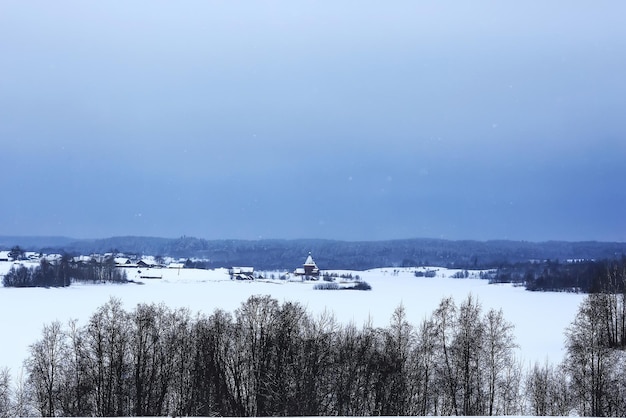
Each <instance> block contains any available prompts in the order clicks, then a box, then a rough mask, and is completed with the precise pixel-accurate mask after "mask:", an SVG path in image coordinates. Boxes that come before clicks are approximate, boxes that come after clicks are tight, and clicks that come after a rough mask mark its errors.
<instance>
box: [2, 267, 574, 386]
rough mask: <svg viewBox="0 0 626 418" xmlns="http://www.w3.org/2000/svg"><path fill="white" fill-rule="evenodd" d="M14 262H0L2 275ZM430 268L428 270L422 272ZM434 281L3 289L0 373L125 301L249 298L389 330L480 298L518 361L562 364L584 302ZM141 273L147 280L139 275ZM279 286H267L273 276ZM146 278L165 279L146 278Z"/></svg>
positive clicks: (164, 281)
mask: <svg viewBox="0 0 626 418" xmlns="http://www.w3.org/2000/svg"><path fill="white" fill-rule="evenodd" d="M11 266H12V263H10V262H0V275H3V274H4V273H6V272H7V271H8V270H9V269H10V267H11ZM420 269H422V270H423V269H424V268H420ZM426 269H429V270H437V272H436V277H430V278H428V277H415V274H414V272H415V270H416V269H415V268H393V267H390V268H380V269H374V270H368V271H323V272H324V273H325V272H328V273H338V274H352V275H353V276H356V275H359V276H360V278H361V280H364V281H366V282H367V283H369V284H370V285H371V286H372V290H369V291H356V290H346V291H337V290H315V289H314V286H315V284H318V283H321V282H322V281H321V280H320V281H317V282H311V281H308V282H302V281H301V280H299V279H295V277H293V276H291V280H280V279H279V277H280V275H282V274H284V272H261V273H262V274H264V275H265V277H267V278H268V279H265V280H254V281H238V280H231V279H230V276H229V275H228V270H227V269H215V270H197V269H166V268H163V269H137V268H131V269H127V275H128V279H130V280H135V281H137V282H138V283H143V285H141V284H135V283H129V284H100V285H80V284H73V285H72V286H70V287H68V288H50V289H45V288H19V289H18V288H4V287H0V317H1V318H2V319H1V320H0V335H2V343H1V344H0V368H3V367H9V368H10V369H11V374H12V375H13V376H14V377H15V376H16V375H17V374H18V373H19V372H20V369H21V365H22V362H23V360H24V359H25V358H26V357H27V355H28V347H29V345H30V344H32V343H33V342H35V341H36V340H37V339H39V338H40V335H41V330H42V327H43V325H44V324H48V323H50V322H52V321H54V320H58V321H61V322H62V323H67V321H69V320H70V319H77V320H78V321H79V324H84V323H85V322H86V321H87V319H88V318H89V317H90V316H91V314H92V313H93V312H94V311H95V310H96V308H97V307H98V306H101V305H103V304H104V303H106V302H107V301H108V300H109V299H110V298H112V297H115V298H119V299H120V300H121V301H122V302H123V305H124V307H125V309H126V310H132V309H133V308H134V307H135V306H136V305H137V304H139V303H152V302H154V303H161V302H162V303H164V304H166V305H167V306H169V307H171V308H177V307H186V308H189V309H190V310H191V311H192V312H194V313H195V312H203V313H205V314H211V313H212V312H213V311H214V310H215V309H218V308H220V309H224V310H226V311H230V312H232V311H234V310H235V309H237V308H238V307H239V306H240V305H241V303H242V302H244V301H245V300H246V299H247V298H248V297H250V296H251V295H271V296H272V297H274V298H275V299H277V300H278V301H279V302H283V301H298V302H300V303H301V304H302V305H304V306H305V307H306V308H307V309H308V311H309V312H310V313H312V314H318V313H322V312H324V311H329V312H332V313H334V315H335V317H336V318H337V319H338V320H339V321H340V322H344V323H348V322H350V321H352V322H354V323H355V324H356V325H359V326H360V325H363V324H365V323H366V322H371V323H372V324H373V325H374V326H386V325H388V324H389V321H390V319H391V315H392V313H393V311H394V310H395V309H396V308H397V307H398V306H399V305H400V304H402V305H403V306H404V308H405V310H406V313H407V316H408V318H409V320H410V321H411V322H412V323H413V325H414V326H416V327H418V326H419V324H420V323H421V322H422V320H423V319H424V318H426V317H429V316H430V314H431V313H432V312H433V310H434V309H435V308H436V307H437V306H438V304H439V302H440V301H441V300H442V299H443V298H445V297H452V298H454V300H455V302H456V304H457V305H459V304H460V303H461V302H462V301H463V300H464V299H465V298H467V297H468V295H470V294H471V295H472V296H474V297H476V298H477V299H478V301H479V302H480V304H481V305H482V307H483V312H486V311H487V310H489V309H491V308H494V309H502V311H503V313H504V317H505V318H506V320H507V321H509V322H510V323H512V324H513V325H514V326H515V330H514V334H515V336H516V340H517V343H518V345H519V349H518V359H520V360H521V361H522V362H523V363H524V364H527V365H532V364H534V362H539V363H541V364H543V363H545V362H546V361H547V362H551V363H558V362H560V361H561V359H562V358H563V354H564V352H563V347H564V331H565V329H566V328H567V327H568V326H569V324H570V323H571V322H572V321H573V319H574V316H575V314H576V312H577V310H578V306H579V304H580V302H581V301H582V300H583V298H584V297H585V295H582V294H573V293H553V292H549V293H542V292H529V291H526V290H524V289H523V288H521V287H514V286H512V285H508V284H500V285H490V284H488V282H487V281H486V280H481V279H479V278H478V274H479V272H472V271H470V277H469V278H467V279H454V278H452V275H454V274H455V273H456V272H458V271H459V270H450V269H444V268H439V267H430V268H426ZM139 271H141V273H139ZM272 274H273V275H274V277H275V278H274V279H269V277H271V275H272ZM140 276H150V277H162V278H161V279H141V278H140Z"/></svg>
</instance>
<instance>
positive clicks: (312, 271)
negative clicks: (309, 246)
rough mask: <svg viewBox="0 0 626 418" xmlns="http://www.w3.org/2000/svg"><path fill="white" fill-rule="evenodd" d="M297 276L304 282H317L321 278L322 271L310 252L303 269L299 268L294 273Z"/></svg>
mask: <svg viewBox="0 0 626 418" xmlns="http://www.w3.org/2000/svg"><path fill="white" fill-rule="evenodd" d="M294 274H295V275H296V276H301V277H302V278H303V279H304V280H317V279H318V278H319V276H320V269H319V268H318V267H317V264H315V261H314V260H313V256H312V255H311V253H310V252H309V256H308V257H307V258H306V260H305V261H304V264H303V265H302V268H297V269H296V270H295V271H294Z"/></svg>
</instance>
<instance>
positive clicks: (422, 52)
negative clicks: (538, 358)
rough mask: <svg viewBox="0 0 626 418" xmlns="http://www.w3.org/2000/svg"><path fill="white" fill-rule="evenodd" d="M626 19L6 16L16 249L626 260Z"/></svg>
mask: <svg viewBox="0 0 626 418" xmlns="http://www.w3.org/2000/svg"><path fill="white" fill-rule="evenodd" d="M624 16H626V2H623V1H621V0H615V1H595V2H587V1H576V0H574V1H565V0H555V1H551V2H545V1H535V0H530V1H525V2H500V1H481V0H477V1H473V2H452V1H393V2H379V1H367V0H364V1H297V2H293V1H263V2H261V1H257V2H229V1H224V2H217V1H216V2H207V1H200V0H198V1H190V0H187V1H181V2H170V1H160V0H136V1H132V2H125V1H110V2H83V1H65V0H59V1H55V2H49V1H46V0H41V1H29V2H23V1H19V0H3V1H2V2H0V57H2V58H1V59H0V178H2V179H3V186H2V187H0V193H1V196H2V198H1V199H0V235H61V236H69V237H74V238H104V237H110V236H119V235H145V236H160V237H179V236H183V235H187V236H196V237H201V238H207V239H222V238H224V239H259V238H286V239H292V238H327V239H340V240H350V241H352V240H384V239H400V238H414V237H429V238H445V239H476V240H489V239H514V240H528V241H545V240H567V241H581V240H598V241H620V242H624V241H626V210H625V207H626V187H624V183H625V180H626V117H625V115H626V25H624V24H623V17H624Z"/></svg>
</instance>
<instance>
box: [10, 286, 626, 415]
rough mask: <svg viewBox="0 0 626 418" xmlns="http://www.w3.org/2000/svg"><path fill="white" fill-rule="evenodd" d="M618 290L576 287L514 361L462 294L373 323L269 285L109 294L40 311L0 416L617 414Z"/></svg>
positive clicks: (498, 319) (487, 315)
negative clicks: (48, 314)
mask: <svg viewBox="0 0 626 418" xmlns="http://www.w3.org/2000/svg"><path fill="white" fill-rule="evenodd" d="M609 296H610V297H609ZM611 298H614V299H611ZM609 299H610V301H611V302H610V303H608V302H607V300H609ZM611 303H614V304H616V307H617V310H616V309H615V308H614V307H612V306H613V305H611ZM623 303H624V297H623V295H621V296H620V295H616V294H603V295H590V296H589V297H588V298H587V299H586V301H585V303H583V305H582V306H581V309H580V311H579V313H578V315H577V317H576V318H575V320H574V321H573V322H572V325H571V327H570V328H569V329H568V331H567V335H566V342H567V344H566V349H567V356H566V358H565V360H564V361H563V363H561V364H559V365H556V366H554V365H550V364H545V365H543V366H542V365H535V366H534V367H532V368H530V370H525V368H524V367H522V365H521V364H520V362H519V361H518V360H516V358H515V352H516V345H515V341H514V337H513V326H512V325H511V324H510V323H508V322H507V321H506V320H505V319H504V317H503V314H502V312H501V311H496V310H489V311H487V312H484V311H483V309H482V307H481V305H480V303H479V302H478V301H477V300H476V299H475V298H474V297H472V296H468V297H467V298H466V299H465V300H463V301H462V303H460V304H457V303H455V301H454V300H452V299H450V298H446V299H443V300H441V302H440V304H439V306H438V307H437V309H435V311H434V312H432V314H431V315H430V317H427V318H425V319H424V320H423V321H422V322H421V323H420V324H419V325H418V326H415V325H413V324H411V323H409V322H408V321H407V318H406V315H405V311H404V308H403V307H402V306H400V307H398V308H397V309H396V311H395V312H394V314H393V316H392V318H391V320H390V323H389V325H388V326H386V327H382V328H381V327H373V326H372V325H371V324H364V325H363V326H361V327H357V326H355V325H354V324H348V325H342V324H340V323H338V322H337V321H336V320H335V319H334V317H333V316H332V315H330V314H327V313H325V314H321V315H319V316H313V315H311V314H309V313H308V312H307V311H306V309H305V308H304V307H303V306H302V305H300V304H298V303H292V302H283V303H282V304H281V303H279V302H278V301H277V300H275V299H273V298H271V297H269V296H254V297H251V298H249V299H248V300H247V301H246V302H244V303H243V304H242V305H241V306H240V307H239V308H238V309H237V310H235V311H234V312H233V313H229V312H225V311H222V310H215V311H214V312H213V313H212V314H210V315H202V314H192V313H191V312H189V311H188V310H186V309H171V308H168V307H166V306H164V305H156V304H139V305H137V306H136V307H135V308H134V309H133V310H131V311H128V310H125V309H124V308H123V306H122V305H121V302H120V301H119V300H116V299H112V300H110V301H109V302H108V303H106V304H105V305H104V306H101V307H100V308H98V309H97V311H96V312H95V313H94V314H93V315H92V316H91V317H90V318H89V320H88V321H87V322H86V323H85V324H83V325H79V324H78V323H77V322H76V321H71V322H70V323H68V324H67V325H62V324H60V323H58V322H53V323H51V324H49V325H46V326H45V327H44V329H43V333H42V336H41V339H40V340H39V341H37V342H35V343H34V344H32V345H31V347H30V353H29V356H28V359H27V360H26V362H25V370H26V374H25V377H24V379H23V381H22V380H21V379H20V381H21V383H20V384H19V385H18V386H17V388H16V389H15V390H13V391H11V389H10V388H9V386H8V383H7V382H8V381H9V380H10V378H9V376H8V372H7V371H6V370H5V371H3V372H0V416H16V415H34V414H38V415H42V416H163V415H172V416H183V415H187V416H213V415H222V416H297V415H308V416H313V415H343V416H348V415H519V414H527V415H531V414H533V415H570V414H572V413H577V414H580V415H592V416H608V415H612V416H624V415H626V406H625V405H626V367H625V366H626V357H625V356H624V355H623V351H622V350H621V349H620V348H617V347H612V346H611V341H612V340H611V338H613V337H611V335H612V331H610V330H609V329H610V327H608V325H609V324H608V322H607V320H608V318H609V317H607V316H606V309H607V306H611V312H624V310H623ZM607 304H608V305H607ZM622 320H623V317H621V316H620V317H619V318H618V321H617V322H618V323H621V322H620V321H622ZM614 323H615V321H614V318H613V317H610V324H614ZM618 328H619V327H618ZM3 382H4V383H6V384H4V385H3Z"/></svg>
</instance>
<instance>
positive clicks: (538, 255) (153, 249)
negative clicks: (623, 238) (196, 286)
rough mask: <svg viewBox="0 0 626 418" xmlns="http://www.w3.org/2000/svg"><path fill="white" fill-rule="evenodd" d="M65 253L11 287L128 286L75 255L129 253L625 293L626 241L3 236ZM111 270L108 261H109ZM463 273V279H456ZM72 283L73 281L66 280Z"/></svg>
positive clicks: (1, 243) (17, 272) (200, 263)
mask: <svg viewBox="0 0 626 418" xmlns="http://www.w3.org/2000/svg"><path fill="white" fill-rule="evenodd" d="M15 244H18V245H21V246H22V247H23V248H22V249H23V250H29V251H39V252H42V253H48V254H50V253H60V254H63V255H64V258H63V259H62V263H61V265H58V263H56V264H53V265H48V264H46V263H43V264H42V265H41V266H40V267H38V268H35V269H31V270H29V271H27V270H25V269H19V268H14V269H12V270H11V271H10V272H9V274H8V275H6V276H5V277H4V280H3V282H4V285H5V286H17V287H24V286H67V285H69V283H70V281H125V277H117V276H116V277H113V276H111V275H112V274H114V270H113V268H112V266H113V264H112V263H113V261H112V258H111V260H110V261H111V263H109V264H110V265H108V266H107V265H103V266H100V265H97V263H95V264H94V263H91V264H89V265H86V266H85V265H83V266H77V265H74V264H71V263H69V265H68V260H69V259H68V256H69V255H86V254H92V253H98V254H104V253H112V254H117V253H124V254H126V255H127V256H131V257H132V256H135V257H136V258H140V257H141V256H142V255H153V256H157V258H163V257H174V258H182V259H186V260H187V261H186V263H185V265H186V266H187V267H195V268H219V267H232V266H251V267H254V268H255V269H256V270H257V271H259V270H284V271H291V270H293V269H294V268H296V267H300V266H301V264H302V263H303V262H304V259H305V257H306V255H307V254H308V253H309V252H312V253H313V255H314V257H315V260H316V262H317V265H318V266H319V267H320V268H321V269H323V270H334V269H345V270H357V271H359V270H367V269H371V268H377V267H404V268H411V267H421V266H438V267H447V268H455V269H461V270H472V269H473V270H475V269H481V270H488V271H486V272H485V273H483V274H482V278H483V279H486V280H489V281H490V282H491V283H514V284H516V285H519V286H524V287H525V288H526V289H528V290H531V291H567V292H583V293H598V292H602V291H605V290H606V289H609V288H610V289H617V290H618V291H620V292H622V291H624V283H622V282H620V281H619V280H616V279H615V278H616V277H624V274H623V272H624V271H626V255H625V254H626V243H607V242H561V241H550V242H541V243H533V242H526V241H449V240H442V239H407V240H393V241H360V242H348V241H332V240H312V239H302V240H257V241H244V240H213V241H208V240H204V239H199V238H193V237H181V238H178V239H168V238H148V237H116V238H108V239H100V240H79V241H72V240H70V239H68V238H48V239H47V240H46V239H45V238H19V237H0V249H2V248H15ZM105 264H106V263H105ZM463 277H465V275H463V274H459V275H458V277H457V278H463ZM68 278H69V279H68Z"/></svg>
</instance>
